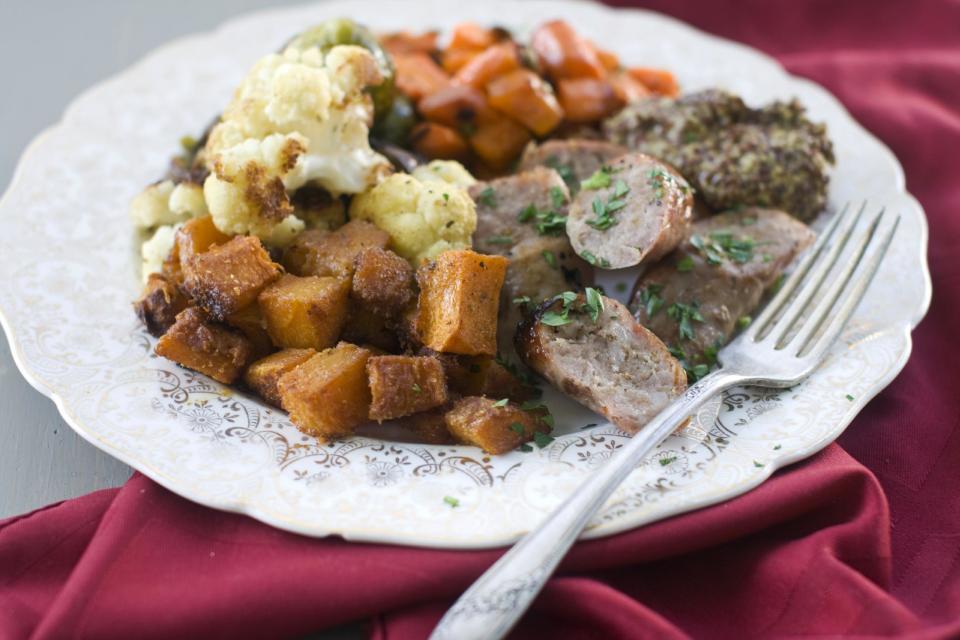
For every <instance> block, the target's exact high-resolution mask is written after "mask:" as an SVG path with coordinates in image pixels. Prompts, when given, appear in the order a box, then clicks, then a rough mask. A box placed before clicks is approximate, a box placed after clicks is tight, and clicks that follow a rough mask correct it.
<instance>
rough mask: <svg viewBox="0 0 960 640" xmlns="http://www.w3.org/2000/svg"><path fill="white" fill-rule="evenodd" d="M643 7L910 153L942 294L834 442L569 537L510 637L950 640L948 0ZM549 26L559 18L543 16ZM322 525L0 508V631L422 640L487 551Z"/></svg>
mask: <svg viewBox="0 0 960 640" xmlns="http://www.w3.org/2000/svg"><path fill="white" fill-rule="evenodd" d="M650 6H652V7H654V8H657V9H659V10H661V11H665V12H668V13H673V14H675V15H677V16H678V17H680V18H682V19H684V20H687V21H689V22H691V23H693V24H695V25H697V26H700V27H701V28H704V29H706V30H709V31H712V32H715V33H718V34H721V35H725V36H728V37H732V38H736V39H738V40H742V41H744V42H747V43H750V44H753V45H754V46H757V47H759V48H761V49H764V50H766V51H768V52H770V53H772V54H774V55H776V56H777V57H778V58H779V59H780V60H781V61H782V62H783V63H784V64H785V65H786V66H787V67H788V68H789V69H790V70H791V71H792V72H794V73H798V74H800V75H804V76H808V77H811V78H813V79H815V80H817V81H819V82H821V83H822V84H824V85H826V86H827V87H828V88H829V89H831V90H832V91H833V92H834V93H836V94H837V95H838V96H839V97H840V98H841V100H843V102H844V103H845V104H846V105H847V106H848V107H849V108H850V109H851V111H852V112H853V113H854V115H855V116H856V117H857V118H858V119H859V120H860V121H861V122H862V123H863V124H865V125H866V126H867V127H868V128H869V129H871V130H872V131H873V132H874V133H876V134H877V135H879V136H880V137H881V138H882V139H883V140H884V141H885V142H886V143H887V144H888V145H890V146H891V147H892V148H893V150H894V152H895V153H896V154H897V156H898V157H899V158H900V159H901V161H902V162H903V164H904V166H905V168H906V172H907V178H908V185H909V188H910V190H911V191H912V192H913V193H914V194H915V195H917V196H918V197H919V199H920V201H921V202H922V203H923V205H924V207H925V208H926V210H927V214H928V216H929V219H930V225H931V230H932V233H931V244H930V266H931V271H932V274H933V284H934V290H935V295H934V302H933V306H932V309H931V311H930V314H929V316H928V318H927V319H926V320H925V321H924V322H923V323H922V324H921V325H920V327H919V328H918V329H917V331H916V332H915V333H914V339H915V347H914V349H915V351H914V355H913V357H912V358H911V360H910V362H909V363H908V365H907V367H906V369H905V370H904V372H903V373H902V374H901V375H900V377H899V378H897V380H896V381H895V382H894V383H893V384H892V385H891V386H890V387H889V388H888V389H887V390H886V391H884V392H883V393H882V394H881V395H880V396H878V397H877V398H876V399H874V400H873V401H872V402H871V403H870V405H869V406H868V407H867V408H866V410H865V411H864V412H863V413H862V414H861V415H860V416H859V418H858V419H857V420H856V421H855V422H854V423H853V424H852V425H851V426H850V428H849V429H848V430H847V431H846V433H845V434H844V435H843V437H842V438H841V439H840V441H839V444H835V445H831V446H830V447H829V448H828V449H826V450H824V451H823V452H822V453H820V454H818V455H816V456H814V457H813V458H811V459H810V460H808V461H806V462H804V463H801V464H798V465H795V466H794V467H792V468H790V469H787V470H785V471H783V472H780V473H778V474H776V475H775V476H774V477H773V478H772V479H771V480H770V481H769V482H767V483H765V484H764V485H762V486H761V487H760V488H759V489H757V490H755V491H753V492H751V493H749V494H747V495H745V496H742V497H740V498H737V499H735V500H732V501H730V502H727V503H725V504H722V505H719V506H716V507H713V508H710V509H705V510H702V511H699V512H696V513H691V514H687V515H684V516H680V517H677V518H673V519H671V520H667V521H664V522H659V523H656V524H654V525H651V526H648V527H646V528H643V529H640V530H637V531H633V532H628V533H625V534H622V535H618V536H614V537H612V538H607V539H604V540H598V541H593V542H588V543H583V544H580V545H578V546H577V547H576V548H575V549H574V550H573V551H572V553H571V554H570V556H569V558H568V559H567V560H566V562H565V563H564V564H563V566H562V567H561V570H560V572H559V574H558V576H557V577H555V578H554V579H553V580H551V581H550V583H549V584H548V585H547V587H546V589H545V590H544V592H543V594H542V596H541V597H540V598H539V599H538V600H537V602H536V604H535V605H534V607H533V609H532V610H531V612H530V613H529V614H528V615H527V617H526V618H525V619H524V620H523V622H522V623H521V624H520V626H519V627H518V628H517V630H516V632H515V634H514V636H515V637H517V638H559V637H564V638H604V639H606V638H645V637H651V638H654V637H655V638H683V637H689V636H694V637H711V638H718V637H719V638H726V637H729V638H745V637H782V636H799V635H814V636H819V635H830V636H834V635H849V636H860V637H879V636H910V637H922V638H946V637H960V499H958V487H960V428H958V427H960V393H958V391H960V372H958V369H957V367H956V366H954V364H955V363H954V362H953V359H954V358H955V357H957V356H956V354H955V353H954V351H955V348H956V347H955V344H956V340H955V339H954V331H955V330H956V329H957V328H958V327H960V260H958V259H957V257H956V256H957V255H960V215H958V213H957V212H958V211H960V159H958V156H957V154H956V151H957V149H958V147H960V3H957V2H956V1H953V2H912V3H906V2H893V1H889V2H867V1H863V2H844V3H839V2H833V1H828V0H792V1H790V2H768V1H761V0H750V1H747V2H743V1H739V0H738V1H737V2H734V1H733V0H725V1H722V2H709V3H708V2H693V1H682V0H671V1H669V2H668V1H667V0H662V1H660V2H652V3H650ZM544 17H545V18H546V17H548V16H544ZM499 553H500V552H499V551H474V552H453V551H434V550H424V549H412V548H403V547H391V546H380V545H363V544H349V543H345V542H343V541H341V540H336V539H328V540H312V539H308V538H303V537H299V536H295V535H292V534H287V533H283V532H281V531H276V530H273V529H270V528H269V527H266V526H264V525H261V524H259V523H257V522H254V521H253V520H250V519H247V518H244V517H241V516H236V515H230V514H224V513H219V512H215V511H211V510H208V509H205V508H203V507H199V506H197V505H194V504H192V503H189V502H187V501H185V500H182V499H180V498H178V497H176V496H174V495H172V494H170V493H169V492H167V491H165V490H164V489H162V488H160V487H158V486H157V485H155V484H153V483H152V482H150V481H149V480H147V479H145V478H144V477H142V476H139V475H135V476H134V477H133V478H132V479H131V480H130V482H129V483H127V485H126V486H125V487H123V488H122V489H120V490H111V491H100V492H97V493H94V494H91V495H88V496H85V497H83V498H78V499H76V500H71V501H68V502H64V503H60V504H57V505H53V506H50V507H47V508H46V509H42V510H40V511H37V512H34V513H32V514H27V515H24V516H21V517H19V518H14V519H10V520H6V521H4V522H0V637H2V638H22V637H34V638H62V637H84V638H88V637H89V638H124V639H126V638H172V637H173V638H191V637H203V638H215V637H230V638H236V637H287V636H296V635H298V634H304V633H308V632H311V631H316V630H318V629H322V628H326V627H329V626H332V625H337V624H340V623H344V622H347V621H351V620H362V619H373V620H374V625H373V633H374V636H375V637H377V638H381V639H384V640H405V639H413V638H423V637H424V636H425V635H426V634H427V633H428V632H429V630H430V629H431V628H432V626H433V625H434V624H435V623H436V621H437V620H438V619H439V616H440V615H441V614H442V613H443V611H444V610H445V609H446V607H448V606H449V605H450V603H451V602H452V600H453V599H454V598H455V597H456V596H457V595H459V593H460V592H461V591H462V590H463V589H465V588H466V587H467V586H468V585H469V584H470V582H472V581H473V579H474V578H476V576H477V575H479V574H480V572H482V571H483V570H484V569H485V568H486V567H488V566H489V565H490V564H491V563H492V562H493V561H494V560H495V559H496V557H497V556H498V555H499Z"/></svg>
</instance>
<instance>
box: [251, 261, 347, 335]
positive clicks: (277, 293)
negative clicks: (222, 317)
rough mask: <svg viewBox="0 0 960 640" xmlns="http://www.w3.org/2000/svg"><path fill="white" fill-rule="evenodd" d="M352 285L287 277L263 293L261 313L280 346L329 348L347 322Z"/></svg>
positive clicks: (317, 277)
mask: <svg viewBox="0 0 960 640" xmlns="http://www.w3.org/2000/svg"><path fill="white" fill-rule="evenodd" d="M349 294H350V282H349V281H348V280H341V279H338V278H330V277H320V276H307V277H303V278H301V277H299V276H293V275H290V274H285V275H284V276H283V277H282V278H280V279H279V280H277V281H276V282H275V283H273V284H272V285H270V286H269V287H267V288H266V289H264V290H263V293H261V294H260V298H259V300H258V301H259V303H260V310H261V312H262V313H263V319H264V321H265V322H266V325H267V333H269V334H270V339H271V340H273V343H274V344H275V345H277V346H278V347H285V348H298V349H306V348H308V347H311V348H314V349H326V348H327V347H330V346H333V345H334V344H336V343H337V339H338V338H339V337H340V331H341V330H342V329H343V325H344V323H345V322H346V320H347V298H348V296H349Z"/></svg>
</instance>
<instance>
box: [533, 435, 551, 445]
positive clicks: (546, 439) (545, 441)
mask: <svg viewBox="0 0 960 640" xmlns="http://www.w3.org/2000/svg"><path fill="white" fill-rule="evenodd" d="M533 441H534V442H535V443H536V444H537V446H538V447H540V448H541V449H543V448H544V447H547V446H550V443H551V442H553V436H551V435H547V434H546V433H544V432H542V431H534V432H533Z"/></svg>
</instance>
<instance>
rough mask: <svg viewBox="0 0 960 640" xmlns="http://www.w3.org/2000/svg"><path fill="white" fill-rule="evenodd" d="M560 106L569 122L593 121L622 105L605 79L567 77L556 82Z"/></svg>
mask: <svg viewBox="0 0 960 640" xmlns="http://www.w3.org/2000/svg"><path fill="white" fill-rule="evenodd" d="M557 97H558V98H559V99H560V106H562V107H563V112H564V113H565V114H566V118H567V120H569V121H571V122H595V121H597V120H601V119H603V118H606V117H607V116H609V115H611V114H612V113H614V112H615V111H616V110H617V109H619V108H620V107H622V106H623V102H621V101H620V100H619V99H618V98H617V94H616V93H614V91H613V87H612V86H611V85H610V83H609V82H608V81H607V80H597V79H594V78H567V79H564V80H560V81H558V82H557Z"/></svg>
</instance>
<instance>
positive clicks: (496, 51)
mask: <svg viewBox="0 0 960 640" xmlns="http://www.w3.org/2000/svg"><path fill="white" fill-rule="evenodd" d="M519 67H520V57H519V56H518V55H517V47H516V45H514V44H513V43H512V42H502V43H500V44H496V45H493V46H492V47H490V48H488V49H487V50H486V51H484V52H483V53H480V54H478V55H476V56H474V57H473V58H471V60H470V61H469V62H467V63H466V64H465V65H463V66H462V67H461V68H460V70H459V71H457V73H456V74H455V75H454V76H453V81H454V82H455V83H457V84H465V85H469V86H471V87H473V88H474V89H483V88H484V87H485V86H487V83H488V82H490V81H491V80H493V79H494V78H497V77H499V76H502V75H504V74H507V73H510V72H511V71H513V70H514V69H518V68H519Z"/></svg>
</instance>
